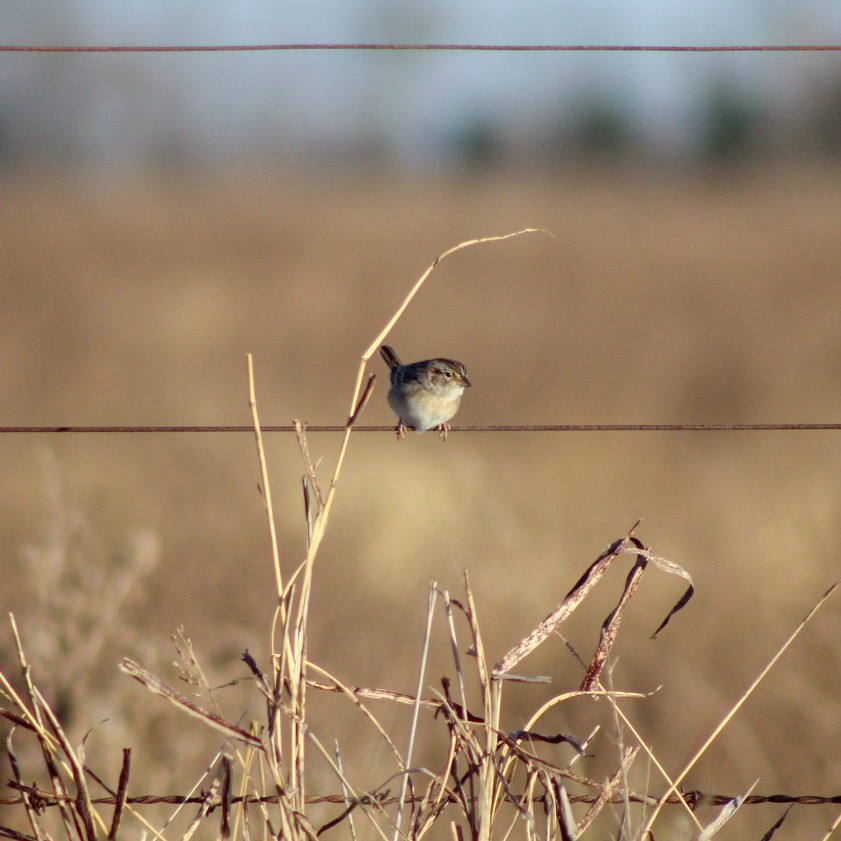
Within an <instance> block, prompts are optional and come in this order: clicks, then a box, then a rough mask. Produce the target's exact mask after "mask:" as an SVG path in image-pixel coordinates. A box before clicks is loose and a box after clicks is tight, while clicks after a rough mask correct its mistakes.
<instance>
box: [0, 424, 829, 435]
mask: <svg viewBox="0 0 841 841" xmlns="http://www.w3.org/2000/svg"><path fill="white" fill-rule="evenodd" d="M304 428H305V429H306V431H307V432H344V431H345V429H346V427H345V425H344V424H313V425H312V426H309V425H306V426H305V427H304ZM260 429H261V431H262V432H294V431H295V427H294V426H291V425H281V426H271V425H267V426H261V427H260ZM394 429H395V427H394V426H393V425H390V426H361V425H360V426H355V427H354V431H355V432H391V433H393V432H394ZM837 430H841V423H554V424H499V425H481V426H452V427H450V432H816V431H837ZM154 432H156V433H169V432H254V427H253V426H249V425H240V426H224V425H211V426H195V425H189V426H188V425H178V426H0V435H3V434H7V435H10V434H25V433H30V434H54V433H86V434H112V433H154Z"/></svg>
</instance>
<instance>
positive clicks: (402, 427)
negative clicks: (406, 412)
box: [394, 420, 406, 441]
mask: <svg viewBox="0 0 841 841" xmlns="http://www.w3.org/2000/svg"><path fill="white" fill-rule="evenodd" d="M394 431H395V432H396V433H397V440H398V441H399V440H400V439H401V438H403V436H405V434H406V424H405V423H403V421H402V420H398V421H397V426H396V427H395V430H394Z"/></svg>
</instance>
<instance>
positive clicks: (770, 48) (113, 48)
mask: <svg viewBox="0 0 841 841" xmlns="http://www.w3.org/2000/svg"><path fill="white" fill-rule="evenodd" d="M282 50H429V51H436V50H437V51H460V52H480V51H481V52H609V53H799V52H841V45H839V44H764V45H763V44H732V45H726V46H725V45H701V46H685V45H641V44H639V45H638V44H373V43H371V44H366V43H360V44H328V43H324V44H316V43H313V44H303V43H301V44H206V45H203V44H198V45H175V46H163V45H136V46H129V45H100V46H96V45H75V46H74V45H37V44H7V45H0V52H4V53H226V52H272V51H282Z"/></svg>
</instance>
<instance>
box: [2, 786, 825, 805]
mask: <svg viewBox="0 0 841 841" xmlns="http://www.w3.org/2000/svg"><path fill="white" fill-rule="evenodd" d="M9 787H10V788H13V789H17V790H18V791H20V792H21V795H19V796H17V797H0V806H19V805H20V804H21V803H23V802H24V799H25V798H29V799H30V802H32V803H33V804H37V805H38V806H40V807H43V808H49V807H53V806H58V805H59V804H61V803H72V802H73V800H74V799H75V798H74V796H72V795H69V794H65V795H57V794H55V793H54V792H51V791H47V790H44V789H39V788H37V787H36V786H27V785H22V784H20V783H16V782H10V783H9ZM599 797H600V795H599V794H578V795H570V798H569V799H570V801H572V802H574V803H593V802H595V801H596V800H597V799H598V798H599ZM625 797H626V795H625V794H623V793H619V794H616V795H615V796H614V798H611V799H610V800H609V801H608V802H611V803H623V802H625ZM627 797H628V799H629V800H631V801H632V802H635V803H650V802H651V800H652V799H653V798H652V797H651V796H649V795H641V794H636V793H633V792H628V794H627ZM683 799H684V800H687V801H689V802H690V803H695V804H699V803H704V804H705V805H708V806H723V805H725V804H727V803H730V802H732V801H733V800H735V799H736V795H733V794H712V793H707V792H703V791H686V792H683ZM398 800H399V798H398V797H394V796H390V797H389V796H386V797H376V796H369V797H362V798H358V799H357V800H355V801H352V802H357V803H360V804H368V803H371V802H374V801H376V802H377V803H378V804H379V805H380V806H387V805H392V804H394V803H396V802H397V801H398ZM422 800H423V796H422V795H414V796H413V795H411V794H410V795H407V796H406V798H405V801H406V802H420V801H422ZM534 800H535V801H536V802H540V801H542V800H543V797H535V798H534ZM116 801H117V798H116V797H115V796H113V795H112V796H108V797H92V798H91V803H93V804H95V805H97V806H99V805H102V806H109V805H113V804H115V803H116ZM277 801H278V795H277V794H268V795H254V794H246V795H239V796H236V797H232V798H231V803H277ZM306 801H307V803H340V804H341V803H346V802H347V799H346V798H345V796H344V795H343V794H323V795H311V796H309V797H307V798H306ZM126 802H127V803H130V804H132V805H135V806H151V805H154V804H158V803H167V804H186V803H197V804H198V803H206V802H207V795H180V794H164V795H155V794H140V795H136V796H134V797H128V798H127V799H126ZM667 802H668V803H669V804H676V803H680V802H681V801H680V798H679V797H678V796H677V795H676V794H672V795H670V796H669V798H668V800H667ZM743 802H744V805H748V806H758V805H761V804H764V803H783V804H787V803H797V804H799V805H801V806H826V805H833V804H839V803H841V795H838V794H836V795H831V796H826V797H822V796H819V795H814V794H801V795H796V794H769V795H762V794H752V795H750V796H748V797H746V798H745V799H744V801H743Z"/></svg>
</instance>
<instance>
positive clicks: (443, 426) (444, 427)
mask: <svg viewBox="0 0 841 841" xmlns="http://www.w3.org/2000/svg"><path fill="white" fill-rule="evenodd" d="M435 428H436V429H437V430H438V434H439V435H440V436H441V440H442V441H446V440H447V433H448V432H449V431H450V425H449V424H448V423H439V424H438V426H436V427H435Z"/></svg>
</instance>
